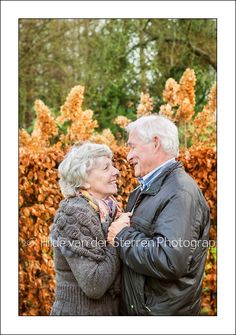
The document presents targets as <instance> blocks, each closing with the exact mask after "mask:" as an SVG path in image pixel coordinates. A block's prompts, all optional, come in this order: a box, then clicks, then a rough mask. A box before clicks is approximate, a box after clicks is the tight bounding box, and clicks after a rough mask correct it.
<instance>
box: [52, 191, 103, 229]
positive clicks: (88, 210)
mask: <svg viewBox="0 0 236 335" xmlns="http://www.w3.org/2000/svg"><path fill="white" fill-rule="evenodd" d="M98 221H99V218H98V216H97V215H96V213H95V211H94V210H93V208H92V207H91V206H90V205H89V203H88V202H87V201H86V200H85V199H84V198H82V197H73V198H67V199H64V200H62V201H61V202H60V206H59V208H58V210H57V212H56V215H55V218H54V223H57V224H59V226H60V223H62V225H63V226H64V225H70V226H77V228H78V229H80V227H81V226H93V225H97V224H98Z"/></svg>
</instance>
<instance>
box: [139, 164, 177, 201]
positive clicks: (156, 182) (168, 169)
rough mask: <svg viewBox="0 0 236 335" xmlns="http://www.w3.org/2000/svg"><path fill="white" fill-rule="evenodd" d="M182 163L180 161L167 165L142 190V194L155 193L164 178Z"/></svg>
mask: <svg viewBox="0 0 236 335" xmlns="http://www.w3.org/2000/svg"><path fill="white" fill-rule="evenodd" d="M182 167H183V164H182V163H181V162H175V163H173V164H172V165H171V166H167V167H166V168H165V169H164V170H163V171H162V172H161V174H160V175H158V176H157V177H156V178H155V179H154V180H153V182H152V184H151V185H150V187H149V188H148V189H147V190H145V191H144V192H142V194H148V195H156V194H157V193H158V192H159V190H160V188H161V186H162V184H163V182H164V180H165V179H166V178H167V177H168V176H169V175H170V174H171V173H172V172H173V171H174V170H176V169H179V168H182Z"/></svg>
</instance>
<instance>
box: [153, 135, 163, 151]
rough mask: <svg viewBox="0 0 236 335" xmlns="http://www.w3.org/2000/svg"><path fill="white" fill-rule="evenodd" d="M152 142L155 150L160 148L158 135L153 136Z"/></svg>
mask: <svg viewBox="0 0 236 335" xmlns="http://www.w3.org/2000/svg"><path fill="white" fill-rule="evenodd" d="M153 143H154V148H155V151H158V150H159V149H160V145H161V140H160V137H158V136H154V137H153Z"/></svg>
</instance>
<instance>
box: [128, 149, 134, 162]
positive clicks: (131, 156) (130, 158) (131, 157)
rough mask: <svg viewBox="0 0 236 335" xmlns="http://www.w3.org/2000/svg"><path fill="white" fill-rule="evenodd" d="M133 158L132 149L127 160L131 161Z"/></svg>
mask: <svg viewBox="0 0 236 335" xmlns="http://www.w3.org/2000/svg"><path fill="white" fill-rule="evenodd" d="M132 159H133V153H132V150H130V152H129V153H128V155H127V161H128V162H130V161H131V160H132Z"/></svg>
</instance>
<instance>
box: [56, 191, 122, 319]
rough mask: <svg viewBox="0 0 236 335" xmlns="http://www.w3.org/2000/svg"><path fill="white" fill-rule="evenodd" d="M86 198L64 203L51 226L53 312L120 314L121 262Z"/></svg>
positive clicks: (62, 313)
mask: <svg viewBox="0 0 236 335" xmlns="http://www.w3.org/2000/svg"><path fill="white" fill-rule="evenodd" d="M108 226H109V223H107V224H102V223H101V222H100V219H99V216H98V214H97V213H96V212H95V211H94V210H93V208H92V207H91V206H90V205H89V203H88V202H87V200H86V199H84V198H82V197H80V198H78V197H75V198H69V199H66V200H63V201H62V202H61V203H60V207H59V209H58V211H57V213H56V216H55V219H54V223H53V225H52V227H51V234H50V236H51V242H52V244H53V252H54V265H55V271H56V283H57V285H56V295H55V302H54V304H53V308H52V311H51V315H119V295H120V274H119V269H120V261H119V257H118V254H117V250H116V248H115V247H113V246H112V245H110V244H108V243H107V242H106V235H107V229H108Z"/></svg>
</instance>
